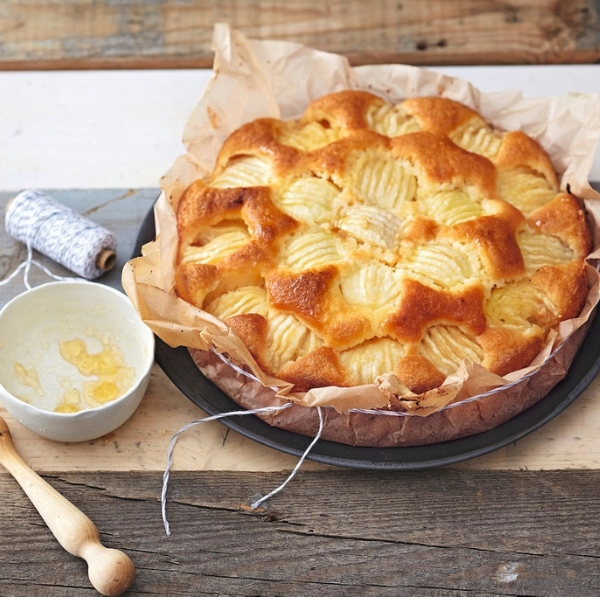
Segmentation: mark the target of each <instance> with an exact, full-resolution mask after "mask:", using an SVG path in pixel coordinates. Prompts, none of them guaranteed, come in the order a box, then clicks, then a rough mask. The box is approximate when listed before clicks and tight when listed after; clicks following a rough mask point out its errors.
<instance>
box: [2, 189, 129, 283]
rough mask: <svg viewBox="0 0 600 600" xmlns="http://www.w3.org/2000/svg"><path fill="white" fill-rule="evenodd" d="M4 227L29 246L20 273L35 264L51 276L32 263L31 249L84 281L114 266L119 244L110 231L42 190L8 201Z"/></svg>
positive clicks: (28, 192)
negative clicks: (26, 257)
mask: <svg viewBox="0 0 600 600" xmlns="http://www.w3.org/2000/svg"><path fill="white" fill-rule="evenodd" d="M5 227H6V231H7V233H8V234H9V235H11V236H12V237H14V238H16V239H18V240H20V241H21V242H23V243H24V244H26V245H27V250H28V259H27V261H25V263H23V264H22V265H21V266H20V267H19V269H18V270H17V271H20V270H22V269H23V268H25V269H26V274H27V272H28V270H29V267H30V266H31V264H35V265H36V266H39V267H40V268H42V269H43V270H44V271H45V272H46V273H48V271H47V270H46V269H45V268H44V267H42V266H41V264H40V263H38V262H36V261H34V260H33V258H32V252H31V250H32V249H35V250H37V251H38V252H41V253H42V254H43V255H44V256H47V257H48V258H51V259H52V260H54V261H55V262H57V263H59V264H60V265H62V266H63V267H66V268H67V269H69V270H70V271H72V272H73V273H75V274H77V275H79V276H80V277H83V278H85V279H97V278H98V277H100V276H101V275H102V274H103V273H105V272H106V271H107V270H108V269H109V268H111V267H112V265H113V264H114V258H115V256H116V251H117V240H116V238H115V236H114V235H113V234H112V233H111V232H110V231H108V229H105V228H104V227H101V226H100V225H98V224H97V223H94V222H93V221H91V220H90V219H88V218H86V217H84V216H83V215H81V214H79V213H78V212H77V211H75V210H73V209H72V208H69V207H67V206H63V205H62V204H59V203H58V202H56V201H55V200H54V199H53V198H51V197H49V196H47V195H46V194H44V193H43V192H41V191H39V190H24V191H22V192H21V193H19V194H17V195H16V196H15V197H14V198H13V199H12V200H10V201H9V203H8V205H7V207H6V214H5ZM15 274H16V273H13V275H15ZM48 274H50V275H51V273H48ZM53 277H54V276H53ZM55 279H61V278H60V277H55ZM26 284H27V280H26ZM28 287H29V286H28Z"/></svg>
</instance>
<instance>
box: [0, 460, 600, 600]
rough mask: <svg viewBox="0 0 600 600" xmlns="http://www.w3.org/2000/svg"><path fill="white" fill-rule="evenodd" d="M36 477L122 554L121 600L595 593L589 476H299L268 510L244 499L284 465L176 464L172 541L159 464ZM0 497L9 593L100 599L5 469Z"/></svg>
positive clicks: (2, 565)
mask: <svg viewBox="0 0 600 600" xmlns="http://www.w3.org/2000/svg"><path fill="white" fill-rule="evenodd" d="M45 477H46V478H47V480H48V481H49V482H50V483H51V484H52V485H53V486H54V487H55V488H56V489H58V490H59V491H60V492H61V493H63V494H64V495H65V496H66V497H68V498H69V499H70V500H71V501H72V502H74V503H75V504H76V505H77V506H79V508H81V509H82V510H83V511H84V512H85V513H86V514H88V516H90V518H92V520H93V521H94V522H95V523H96V525H97V526H98V528H99V531H100V535H101V538H102V540H103V542H104V543H105V545H107V546H112V547H117V548H120V549H122V550H124V551H125V552H127V553H128V554H129V556H131V558H132V559H133V561H134V563H135V565H136V568H137V576H136V580H135V581H134V584H133V586H132V588H131V589H130V591H129V593H128V594H127V595H130V596H139V595H142V596H213V595H214V596H217V595H220V596H225V595H234V596H252V595H257V596H423V595H424V596H458V595H476V596H488V595H490V596H500V595H515V596H516V595H534V596H595V595H598V594H599V593H600V579H599V578H598V576H597V574H598V572H600V531H599V529H598V527H597V526H596V523H595V521H594V519H592V518H590V517H591V515H595V514H597V513H598V504H599V500H598V494H597V490H598V486H599V485H600V473H597V472H586V471H571V472H553V471H547V472H535V473H534V472H514V471H513V472H504V471H496V472H489V471H478V472H456V471H443V470H432V471H427V472H421V473H414V472H409V473H380V474H375V473H369V472H352V471H337V470H336V471H333V472H330V473H304V474H301V475H300V476H299V477H298V478H297V479H295V480H293V481H292V482H291V483H290V484H289V485H288V487H286V488H285V489H284V490H283V491H282V492H281V493H280V494H279V495H277V496H275V497H274V498H273V499H271V501H270V503H269V506H268V508H267V509H266V511H264V512H262V513H252V512H249V511H247V510H244V509H241V508H240V503H243V502H245V501H246V500H247V499H248V498H249V497H250V496H252V495H253V494H254V493H255V492H257V491H259V492H262V493H264V492H267V491H270V490H271V489H273V488H274V487H276V486H277V485H278V484H279V483H280V482H281V480H282V478H283V475H282V474H278V473H271V474H259V473H227V472H223V473H218V474H215V473H187V472H180V473H175V474H173V477H172V480H171V481H172V485H171V486H170V488H169V494H168V498H169V502H168V511H167V514H168V516H169V519H170V524H171V528H172V534H171V536H170V537H167V536H166V535H165V532H164V529H163V525H162V520H161V513H160V504H159V496H160V490H161V473H157V472H155V473H146V474H140V473H119V474H116V473H103V474H91V473H87V474H81V473H63V474H47V475H45ZM0 493H1V494H2V497H3V502H2V504H0V523H2V527H3V536H2V539H1V540H0V581H2V584H3V586H2V590H3V595H6V596H13V595H14V596H24V595H32V596H35V595H44V596H46V595H52V596H89V595H95V592H94V590H93V589H92V588H91V586H90V584H89V582H88V581H87V576H86V573H85V564H84V563H83V561H81V560H80V559H77V558H74V557H71V556H70V555H68V554H67V553H66V552H65V551H64V550H62V549H61V548H60V547H59V546H58V544H57V543H56V541H55V540H54V538H53V537H52V535H51V534H50V533H49V532H48V530H47V529H46V528H45V526H44V524H43V522H42V521H41V519H40V518H39V516H38V515H37V513H36V512H35V509H33V508H32V507H31V505H30V504H29V503H28V501H27V500H26V498H25V497H24V494H23V493H22V492H21V491H20V489H19V488H18V487H17V486H16V483H15V482H14V481H13V480H12V479H11V478H10V476H8V475H4V474H2V475H0ZM533 498H536V503H535V504H534V503H533V502H532V499H533ZM23 556H26V557H28V558H27V561H26V562H21V561H22V557H23ZM16 557H18V559H19V560H18V562H17V559H16Z"/></svg>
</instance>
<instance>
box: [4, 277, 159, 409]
mask: <svg viewBox="0 0 600 600" xmlns="http://www.w3.org/2000/svg"><path fill="white" fill-rule="evenodd" d="M59 286H61V287H65V286H76V287H88V288H90V289H94V290H98V291H100V290H101V293H105V292H107V293H109V294H112V295H113V296H114V297H115V298H119V300H118V301H121V300H123V301H124V302H125V303H126V304H128V305H130V306H131V308H132V309H133V310H132V314H135V315H138V313H137V311H136V310H135V307H134V306H133V304H132V303H131V300H130V299H129V297H128V296H127V295H126V294H125V293H124V292H121V291H119V290H118V289H116V288H114V287H112V286H109V285H106V284H103V283H100V282H96V281H88V280H86V279H73V280H60V281H49V282H46V283H42V284H40V285H37V286H35V287H32V288H29V289H27V290H25V291H23V292H21V293H20V294H18V295H16V296H15V297H14V298H11V299H10V300H9V301H8V302H6V304H4V306H2V308H0V320H1V319H2V317H3V316H4V314H5V312H6V311H7V310H8V309H9V307H14V306H15V305H16V304H18V303H19V302H20V301H22V300H23V298H25V297H26V296H30V295H31V294H33V293H39V292H43V291H44V290H45V289H47V288H53V287H59ZM138 319H139V331H140V333H141V334H142V339H143V341H144V346H145V347H147V348H148V353H147V356H146V357H145V361H144V362H143V368H142V369H141V370H140V373H139V374H138V375H137V376H136V378H135V381H134V382H133V384H132V385H131V387H130V388H129V389H128V390H127V391H126V392H124V393H123V394H121V395H120V396H118V397H117V398H115V399H114V400H111V401H110V402H106V403H104V404H101V405H100V406H91V407H89V408H83V409H81V410H78V411H77V412H74V413H61V412H56V411H53V410H47V409H45V408H39V407H38V406H35V405H34V404H30V403H29V402H25V401H24V400H21V399H20V398H18V397H17V396H15V395H14V394H12V393H11V392H9V391H8V390H7V389H6V387H5V386H4V384H3V383H2V381H0V389H1V390H2V393H3V395H6V396H8V397H9V399H10V400H11V401H12V402H13V403H14V404H16V405H17V406H19V407H20V408H21V407H22V408H23V409H24V410H26V411H31V412H32V413H34V414H38V415H40V416H44V417H48V418H51V419H61V420H74V419H78V418H80V419H81V418H88V416H89V418H91V415H93V414H94V413H98V412H102V411H105V410H108V409H109V408H110V407H115V406H116V405H119V404H122V403H123V402H124V401H126V400H127V399H128V398H130V397H131V396H132V395H133V394H134V393H135V392H136V391H137V390H138V389H139V388H140V387H141V386H143V385H146V383H147V380H148V379H149V375H150V372H151V370H152V368H153V366H154V362H155V351H156V338H155V336H154V333H153V332H152V330H151V329H150V328H149V327H148V326H147V325H146V324H145V323H144V322H143V321H142V320H141V318H139V315H138ZM0 403H1V402H0ZM2 404H3V403H2ZM3 405H4V404H3ZM4 408H6V410H7V411H8V412H9V413H10V410H9V409H8V407H7V406H6V405H4Z"/></svg>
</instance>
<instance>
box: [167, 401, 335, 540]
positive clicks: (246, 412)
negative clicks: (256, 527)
mask: <svg viewBox="0 0 600 600" xmlns="http://www.w3.org/2000/svg"><path fill="white" fill-rule="evenodd" d="M290 406H292V403H291V402H289V403H287V404H284V405H282V406H267V407H263V408H256V409H252V410H235V411H231V412H227V413H221V414H218V415H212V416H209V417H204V418H203V419H199V420H197V421H192V422H191V423H188V424H187V425H184V426H183V427H182V428H181V429H179V431H177V432H176V433H175V435H174V436H173V437H172V439H171V443H170V444H169V449H168V452H167V466H166V468H165V472H164V474H163V485H162V491H161V495H160V502H161V513H162V520H163V524H164V527H165V532H166V534H167V535H168V536H169V535H171V528H170V526H169V520H168V519H167V490H168V486H169V476H170V473H171V469H172V467H173V452H174V450H175V445H176V444H177V440H178V439H179V436H181V435H182V434H183V433H185V432H186V431H188V430H189V429H191V428H192V427H195V426H196V425H199V424H200V423H208V422H209V421H216V420H218V419H224V418H226V417H234V416H246V415H257V414H260V413H269V412H277V411H280V410H285V409H286V408H289V407H290ZM317 411H318V414H319V430H318V432H317V435H316V436H315V437H314V439H313V440H312V441H311V443H310V444H309V445H308V447H307V448H306V450H305V451H304V452H303V454H302V456H301V457H300V459H299V460H298V462H297V464H296V466H295V467H294V469H293V470H292V472H291V473H290V475H289V476H288V477H287V479H286V480H285V481H284V482H283V483H282V484H281V485H280V486H279V487H277V488H276V489H274V490H273V491H272V492H269V493H268V494H266V495H265V496H263V497H261V498H259V499H258V500H255V501H254V502H253V503H252V504H251V505H250V507H251V508H252V510H255V509H256V508H258V507H259V506H260V505H261V504H262V503H263V502H265V501H266V500H268V499H269V498H271V497H272V496H274V495H275V494H278V493H279V492H280V491H281V490H282V489H283V488H284V487H285V486H286V485H287V484H288V483H289V482H290V481H291V480H292V479H293V478H294V476H295V475H296V473H297V472H298V470H299V469H300V467H301V466H302V463H303V462H304V460H305V459H306V457H307V456H308V454H309V453H310V451H311V450H312V448H313V447H314V445H315V444H316V443H317V441H318V440H319V438H320V437H321V434H322V433H323V427H324V424H325V419H324V417H323V410H322V409H321V407H317Z"/></svg>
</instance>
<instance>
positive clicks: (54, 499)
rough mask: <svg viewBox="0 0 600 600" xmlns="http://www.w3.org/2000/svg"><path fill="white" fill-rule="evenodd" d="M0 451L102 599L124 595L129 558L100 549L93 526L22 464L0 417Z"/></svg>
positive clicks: (129, 572)
mask: <svg viewBox="0 0 600 600" xmlns="http://www.w3.org/2000/svg"><path fill="white" fill-rule="evenodd" d="M0 451H1V452H0V463H1V464H2V466H4V468H5V469H6V470H7V471H8V472H9V473H10V474H11V475H12V476H13V477H14V478H15V479H16V480H17V482H18V483H19V484H20V485H21V487H22V488H23V491H24V492H25V493H26V494H27V496H28V497H29V499H30V500H31V502H32V503H33V505H34V506H35V507H36V509H37V510H38V512H39V513H40V515H41V516H42V518H43V519H44V521H45V522H46V524H47V525H48V527H49V529H50V531H52V533H53V534H54V537H56V539H57V540H58V541H59V543H60V544H61V546H62V547H63V548H64V549H65V550H66V551H67V552H70V553H71V554H73V555H74V556H78V557H79V558H83V559H84V560H85V561H86V562H87V564H88V576H89V578H90V582H91V583H92V585H93V586H94V587H95V588H96V590H98V592H100V593H101V594H103V595H105V596H117V595H119V594H122V593H123V592H125V591H126V590H127V589H128V588H129V586H130V585H131V584H132V583H133V579H134V577H135V567H134V566H133V563H132V562H131V559H130V558H129V557H128V556H127V555H126V554H125V553H124V552H121V551H120V550H116V549H113V548H106V547H105V546H103V545H102V543H101V542H100V536H99V534H98V529H97V528H96V526H95V525H94V523H92V521H91V520H90V519H89V518H88V517H87V516H86V515H85V514H83V513H82V512H81V511H80V510H79V509H78V508H77V507H76V506H74V505H73V504H71V502H69V501H68V500H67V499H66V498H65V497H64V496H61V494H59V493H58V492H57V491H56V490H55V489H54V488H53V487H52V486H51V485H50V484H49V483H47V482H46V481H45V480H44V479H42V478H41V477H40V476H39V475H38V474H37V473H36V472H35V471H33V470H32V469H31V468H30V467H29V466H28V465H27V464H25V462H24V461H23V459H22V458H21V457H20V456H19V454H18V453H17V451H16V449H15V447H14V445H13V443H12V437H11V435H10V431H9V429H8V426H7V425H6V423H5V422H4V420H3V419H1V418H0Z"/></svg>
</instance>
